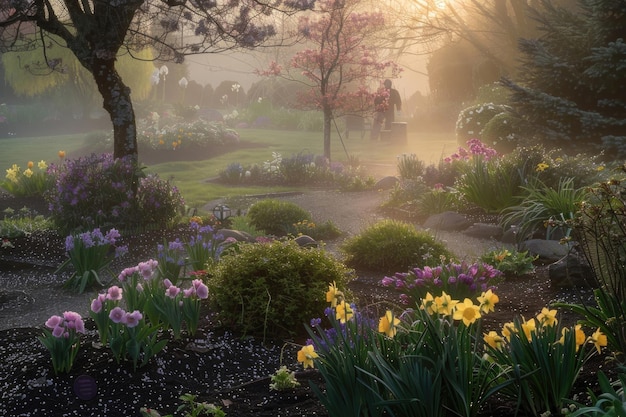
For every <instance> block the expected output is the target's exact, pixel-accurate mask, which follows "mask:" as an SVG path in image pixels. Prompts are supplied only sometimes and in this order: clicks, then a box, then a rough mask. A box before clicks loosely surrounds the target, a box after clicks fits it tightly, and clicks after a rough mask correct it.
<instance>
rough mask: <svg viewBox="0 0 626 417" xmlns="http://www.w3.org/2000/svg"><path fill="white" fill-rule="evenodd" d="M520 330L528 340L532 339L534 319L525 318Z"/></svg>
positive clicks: (535, 326)
mask: <svg viewBox="0 0 626 417" xmlns="http://www.w3.org/2000/svg"><path fill="white" fill-rule="evenodd" d="M522 330H523V331H524V334H525V335H526V338H527V339H528V340H529V341H530V340H532V339H533V333H534V332H535V331H536V330H537V322H536V321H535V319H530V320H526V321H525V322H523V323H522Z"/></svg>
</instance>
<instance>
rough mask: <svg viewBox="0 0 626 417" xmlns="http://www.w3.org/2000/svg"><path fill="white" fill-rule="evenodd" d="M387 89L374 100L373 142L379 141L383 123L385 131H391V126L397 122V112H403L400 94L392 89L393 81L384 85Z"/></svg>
mask: <svg viewBox="0 0 626 417" xmlns="http://www.w3.org/2000/svg"><path fill="white" fill-rule="evenodd" d="M383 85H384V87H385V89H384V90H383V92H382V94H378V95H377V96H376V98H375V99H374V110H375V113H374V122H373V123H372V133H371V135H370V138H371V139H372V140H376V139H378V136H379V135H380V130H381V128H382V125H383V122H385V130H391V124H392V123H393V121H394V120H395V115H396V110H398V111H401V110H402V100H401V99H400V93H398V90H396V89H395V88H391V80H385V82H384V83H383Z"/></svg>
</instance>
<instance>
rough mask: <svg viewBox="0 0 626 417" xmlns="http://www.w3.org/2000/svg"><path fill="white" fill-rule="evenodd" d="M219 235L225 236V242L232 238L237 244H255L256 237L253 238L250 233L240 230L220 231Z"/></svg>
mask: <svg viewBox="0 0 626 417" xmlns="http://www.w3.org/2000/svg"><path fill="white" fill-rule="evenodd" d="M217 233H218V234H220V235H222V236H224V240H226V239H228V238H229V237H232V238H233V239H235V240H236V241H237V242H254V237H252V236H251V235H250V234H249V233H246V232H242V231H240V230H233V229H219V230H218V231H217Z"/></svg>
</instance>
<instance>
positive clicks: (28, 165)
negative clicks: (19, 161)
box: [26, 161, 35, 169]
mask: <svg viewBox="0 0 626 417" xmlns="http://www.w3.org/2000/svg"><path fill="white" fill-rule="evenodd" d="M26 166H27V167H28V168H29V169H33V167H34V166H35V163H34V162H33V161H28V163H27V164H26Z"/></svg>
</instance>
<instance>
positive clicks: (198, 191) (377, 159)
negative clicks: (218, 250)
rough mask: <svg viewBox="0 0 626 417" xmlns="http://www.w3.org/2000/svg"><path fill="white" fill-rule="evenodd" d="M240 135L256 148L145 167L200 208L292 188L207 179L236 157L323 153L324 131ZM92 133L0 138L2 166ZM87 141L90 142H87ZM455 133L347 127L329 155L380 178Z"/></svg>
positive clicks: (89, 147) (446, 144) (435, 150)
mask: <svg viewBox="0 0 626 417" xmlns="http://www.w3.org/2000/svg"><path fill="white" fill-rule="evenodd" d="M239 133H240V135H241V140H242V141H245V142H250V143H254V144H258V147H246V148H243V149H239V150H236V151H234V152H230V153H228V154H224V155H220V156H218V157H215V158H210V159H206V160H201V161H172V162H166V163H160V164H156V165H152V166H149V167H147V169H146V172H149V173H158V174H159V176H161V177H162V178H166V179H171V180H172V182H173V183H174V184H175V185H176V186H177V187H178V188H179V189H180V190H181V192H182V194H183V197H184V198H185V200H186V201H187V203H188V204H189V205H190V206H191V207H197V208H201V207H202V206H203V205H205V204H206V203H207V202H209V201H212V200H215V199H218V198H222V197H234V196H238V195H248V194H259V193H268V192H279V191H286V190H293V189H294V188H285V187H245V188H244V187H242V188H240V187H231V186H223V185H219V184H214V183H211V182H208V181H207V180H209V179H211V178H214V177H216V176H217V175H218V173H219V172H220V171H221V170H223V169H224V168H225V167H226V166H228V164H230V163H233V162H239V163H241V164H242V165H244V166H246V165H251V164H255V163H256V164H261V163H263V162H264V161H267V160H271V159H272V152H278V153H280V154H282V155H283V156H291V155H292V154H296V153H299V152H304V153H313V154H316V155H321V154H322V153H323V143H322V134H321V133H319V132H301V131H277V130H255V129H243V130H240V131H239ZM93 138H94V136H93V135H92V136H89V135H85V134H81V135H67V136H50V137H32V138H9V139H0V169H2V172H3V173H4V170H6V169H7V168H9V167H11V165H12V164H18V165H20V166H21V167H22V169H24V168H25V167H26V163H27V162H28V161H35V162H37V161H40V160H42V159H43V160H45V161H48V162H54V161H58V156H57V153H58V151H59V150H65V151H66V155H67V157H68V158H72V157H73V156H77V155H78V153H77V152H79V151H82V152H83V153H84V152H88V153H90V152H92V151H93V152H102V150H103V149H104V148H103V147H102V145H101V144H98V143H93V140H94V139H93ZM90 141H91V142H90ZM456 148H457V145H456V140H455V137H454V133H452V132H450V133H442V132H409V134H408V141H407V142H406V143H393V142H380V141H376V142H373V141H370V140H369V137H368V135H367V134H366V135H365V137H364V138H361V135H360V134H359V133H358V132H351V134H350V137H349V139H346V138H345V137H344V138H343V141H342V140H340V138H339V137H338V135H337V134H336V133H335V134H334V135H333V138H332V146H331V156H332V160H333V161H336V162H346V161H347V160H348V155H350V156H352V157H357V158H358V159H359V161H360V162H361V164H362V165H364V166H365V167H366V168H367V169H368V170H369V171H368V172H369V173H370V174H371V175H372V176H373V177H375V178H379V177H382V176H384V175H394V174H395V173H396V161H397V157H398V155H401V154H403V153H415V154H416V155H417V156H418V158H419V159H421V160H423V161H425V162H427V163H431V162H432V163H436V162H437V161H438V160H439V158H441V157H442V156H445V155H449V154H450V153H452V152H454V151H456Z"/></svg>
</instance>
